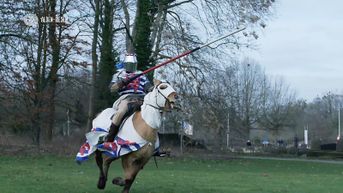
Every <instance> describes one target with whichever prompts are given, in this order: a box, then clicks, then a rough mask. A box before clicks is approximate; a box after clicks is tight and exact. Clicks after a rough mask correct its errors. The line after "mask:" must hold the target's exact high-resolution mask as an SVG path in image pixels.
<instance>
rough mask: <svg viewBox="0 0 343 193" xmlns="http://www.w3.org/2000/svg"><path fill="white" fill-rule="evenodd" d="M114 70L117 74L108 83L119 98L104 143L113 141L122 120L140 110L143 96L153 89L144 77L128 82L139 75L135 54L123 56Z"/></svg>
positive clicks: (114, 106)
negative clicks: (122, 59)
mask: <svg viewBox="0 0 343 193" xmlns="http://www.w3.org/2000/svg"><path fill="white" fill-rule="evenodd" d="M116 68H117V72H116V73H115V74H114V75H113V77H112V81H111V83H110V91H111V92H118V94H119V96H120V97H119V98H118V99H117V100H116V101H115V102H114V104H113V109H114V110H115V114H114V115H113V117H112V124H111V126H110V129H109V132H108V135H107V137H106V139H105V141H106V142H112V141H113V140H114V138H115V136H116V135H117V134H118V131H119V127H120V124H121V122H122V121H123V119H124V118H125V117H126V116H127V115H129V114H131V113H132V112H134V111H136V110H137V109H139V108H140V106H141V105H142V104H143V99H144V96H145V94H146V93H147V92H149V91H151V89H152V88H153V85H152V84H151V83H150V81H149V80H148V78H147V77H146V76H144V75H142V76H140V77H138V78H136V79H135V80H133V81H131V82H128V80H129V79H130V78H132V77H134V76H135V75H137V74H139V73H141V71H138V70H137V58H136V54H134V53H127V54H125V58H124V61H123V62H122V63H118V64H117V65H116Z"/></svg>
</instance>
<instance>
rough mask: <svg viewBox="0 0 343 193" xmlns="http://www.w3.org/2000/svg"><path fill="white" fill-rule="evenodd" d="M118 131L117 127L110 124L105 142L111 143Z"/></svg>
mask: <svg viewBox="0 0 343 193" xmlns="http://www.w3.org/2000/svg"><path fill="white" fill-rule="evenodd" d="M118 131H119V126H117V125H115V124H113V123H112V124H111V127H110V130H109V131H108V135H107V137H106V140H105V141H106V142H113V141H114V138H115V137H116V136H117V134H118Z"/></svg>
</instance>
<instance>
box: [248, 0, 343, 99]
mask: <svg viewBox="0 0 343 193" xmlns="http://www.w3.org/2000/svg"><path fill="white" fill-rule="evenodd" d="M275 10H276V11H275V13H276V15H275V17H273V18H272V20H271V21H269V22H268V23H267V27H266V29H264V31H263V33H262V34H261V35H260V38H259V39H258V40H257V43H258V46H259V50H258V51H257V52H256V53H251V54H252V55H253V58H254V59H255V60H257V61H258V62H259V63H260V64H261V65H262V66H263V67H264V68H265V70H266V72H267V74H270V75H272V76H274V75H277V76H282V77H284V79H285V81H286V82H287V83H288V84H289V85H290V87H291V88H293V89H295V90H296V93H297V96H298V97H300V98H304V99H307V100H308V101H311V100H312V99H313V98H315V97H316V96H322V95H323V94H325V93H327V92H329V91H331V92H333V93H337V94H343V1H342V0H328V1H324V0H276V9H275Z"/></svg>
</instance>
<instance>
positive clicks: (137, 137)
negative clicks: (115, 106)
mask: <svg viewBox="0 0 343 193" xmlns="http://www.w3.org/2000/svg"><path fill="white" fill-rule="evenodd" d="M154 85H155V87H154V89H153V91H151V92H150V93H148V94H147V95H146V96H145V97H144V102H143V105H142V106H141V110H140V111H137V112H135V113H134V114H133V115H131V116H130V117H129V118H127V120H125V121H124V122H123V124H122V127H121V129H120V131H119V133H118V135H117V137H116V138H115V140H114V142H105V143H103V144H100V145H97V146H96V148H95V149H93V150H92V152H95V159H96V163H97V165H98V167H99V169H100V176H99V180H98V188H99V189H104V188H105V185H106V181H107V175H108V169H109V166H110V164H111V163H112V161H114V160H116V159H118V158H119V157H121V159H122V167H123V169H124V178H121V177H117V178H114V179H113V180H112V183H113V184H116V185H119V186H124V189H123V191H122V192H123V193H128V192H129V190H130V188H131V185H132V183H133V181H134V179H135V177H136V175H137V173H138V172H139V171H140V170H141V169H143V166H144V165H145V164H146V163H147V162H148V161H149V159H150V158H151V157H152V155H153V154H154V151H155V150H156V148H158V147H156V146H157V143H156V142H157V140H158V135H157V129H158V128H160V126H161V122H162V117H161V112H162V111H170V110H171V109H173V108H174V107H175V105H176V104H175V103H176V98H177V95H176V91H175V90H174V89H173V88H172V87H171V86H170V84H168V83H166V82H161V81H154ZM108 111H111V110H109V109H108ZM101 114H103V113H101ZM101 114H100V115H101ZM104 114H106V112H105V113H104ZM100 115H99V116H100ZM110 116H111V112H110V113H108V112H107V117H108V118H107V119H108V120H110ZM96 119H97V118H96ZM96 119H95V120H96ZM93 123H94V121H93ZM109 123H110V122H109ZM109 123H105V124H103V125H104V126H108V125H109ZM93 129H94V128H93ZM105 133H106V132H105ZM97 137H98V136H97ZM89 138H91V137H89ZM89 146H91V145H89V144H88V150H90V149H91V148H90V149H89ZM81 148H82V147H81ZM79 154H80V153H79ZM79 154H78V155H79Z"/></svg>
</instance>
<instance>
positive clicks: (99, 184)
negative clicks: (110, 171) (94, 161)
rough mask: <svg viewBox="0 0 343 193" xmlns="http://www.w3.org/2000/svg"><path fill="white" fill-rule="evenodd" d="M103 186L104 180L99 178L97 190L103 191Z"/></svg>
mask: <svg viewBox="0 0 343 193" xmlns="http://www.w3.org/2000/svg"><path fill="white" fill-rule="evenodd" d="M105 186H106V179H105V178H104V177H100V178H99V181H98V188H99V189H100V190H103V189H105Z"/></svg>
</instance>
